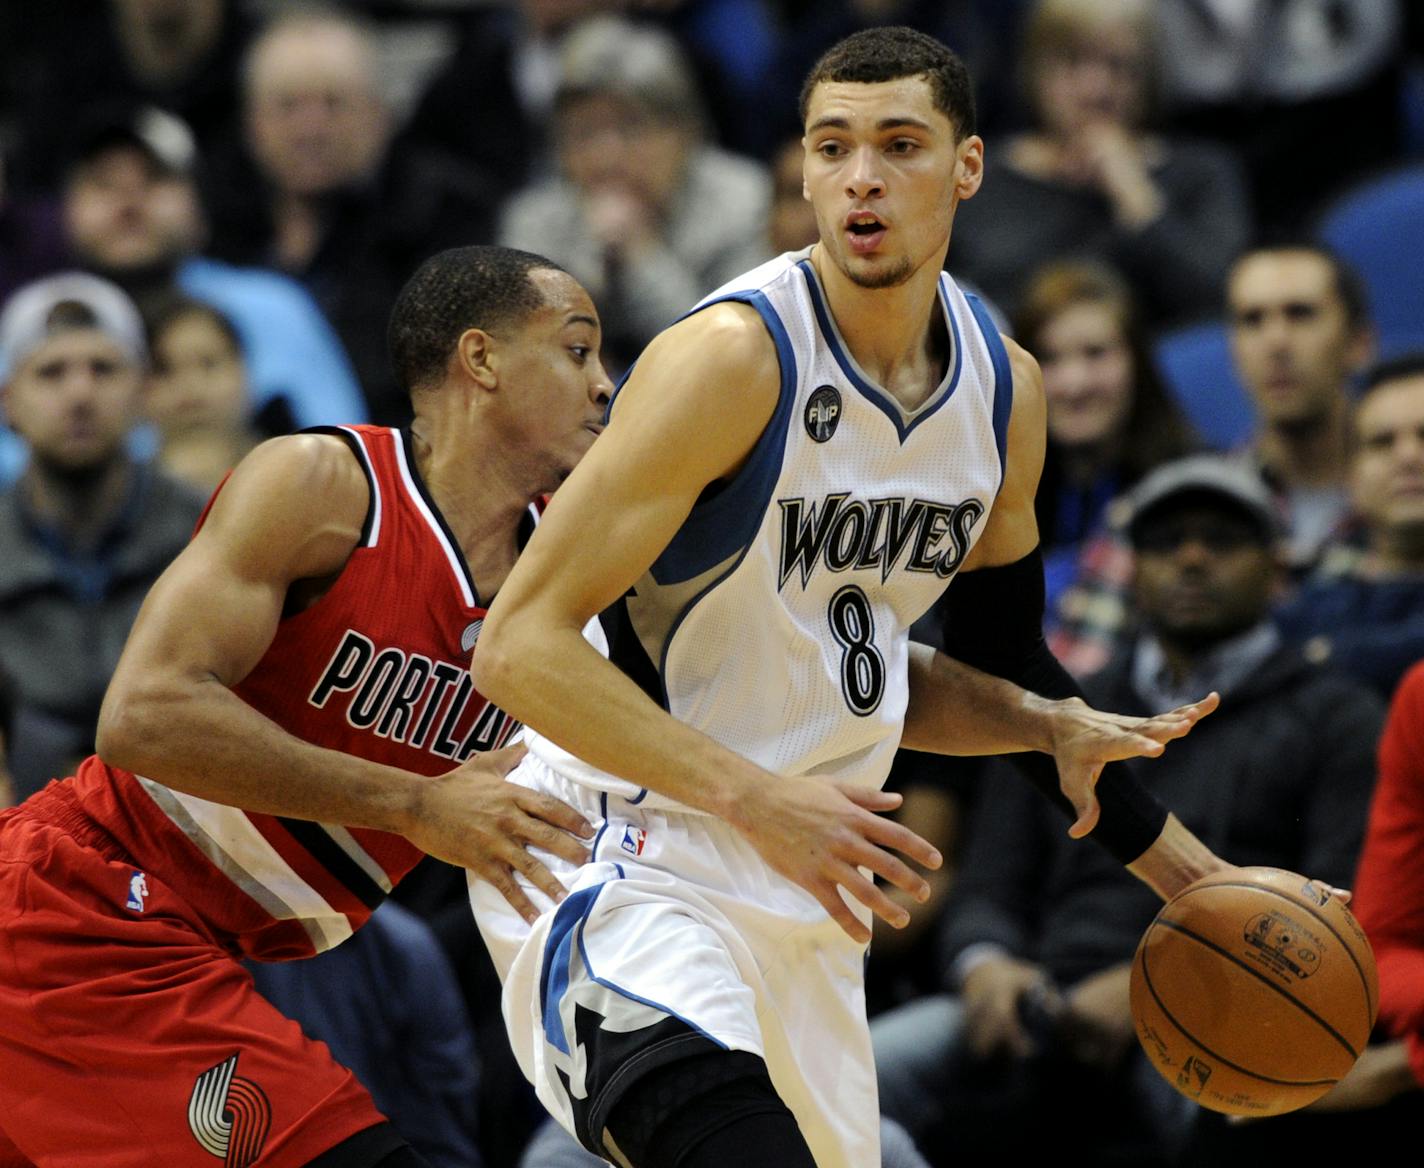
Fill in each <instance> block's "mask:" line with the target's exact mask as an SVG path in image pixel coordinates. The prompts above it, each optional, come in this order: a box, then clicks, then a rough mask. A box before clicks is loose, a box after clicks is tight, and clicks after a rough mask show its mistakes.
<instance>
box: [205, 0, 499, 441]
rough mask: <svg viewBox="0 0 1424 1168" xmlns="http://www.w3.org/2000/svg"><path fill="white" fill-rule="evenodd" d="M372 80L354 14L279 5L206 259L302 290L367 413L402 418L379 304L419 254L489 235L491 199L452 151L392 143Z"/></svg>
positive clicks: (248, 95) (259, 57)
mask: <svg viewBox="0 0 1424 1168" xmlns="http://www.w3.org/2000/svg"><path fill="white" fill-rule="evenodd" d="M380 78H381V70H380V68H379V57H378V44H377V40H376V37H375V34H374V32H373V30H372V29H371V27H370V26H368V25H367V23H366V22H365V21H363V20H362V19H361V18H360V17H358V16H357V15H355V14H353V13H351V12H347V11H343V10H342V9H339V8H334V7H333V8H308V7H304V6H303V7H297V6H293V7H292V8H291V9H289V10H277V11H276V14H275V15H274V16H273V17H272V19H271V20H270V21H269V23H268V24H267V25H265V26H264V27H263V29H262V31H261V32H260V33H259V34H258V36H257V38H256V39H255V40H254V41H253V42H252V44H251V46H250V48H249V49H248V53H247V57H246V62H245V72H244V75H243V109H244V115H245V124H246V138H245V146H246V150H245V154H244V156H243V157H242V158H240V159H229V160H227V166H228V168H229V172H230V173H229V174H228V175H227V177H226V178H225V181H224V182H223V184H222V185H221V187H214V189H213V191H212V192H211V197H210V205H211V210H212V222H213V250H214V252H215V254H217V255H220V256H222V257H223V258H225V259H228V260H231V261H234V262H241V263H257V264H264V265H270V266H272V267H276V268H278V269H280V270H281V271H283V272H286V273H288V274H289V275H291V276H294V277H296V278H297V279H298V280H300V281H301V282H302V283H303V284H305V285H306V287H307V289H308V290H309V291H310V292H311V294H312V295H313V296H314V297H315V298H316V301H317V303H318V304H319V305H320V306H321V309H322V311H323V312H324V313H325V315H326V317H327V319H328V320H330V321H331V323H332V325H333V326H334V327H335V329H336V332H337V334H338V335H339V336H340V337H341V340H342V343H343V344H344V345H345V347H346V350H347V352H348V353H349V354H350V357H351V360H352V363H353V364H354V365H355V368H356V373H357V378H358V380H359V381H360V384H361V387H362V390H363V391H364V393H365V395H366V401H367V404H368V408H369V412H370V413H371V415H372V416H373V418H374V419H375V420H377V421H379V422H381V423H383V424H403V423H405V422H406V421H408V420H409V414H410V406H409V402H408V401H407V399H406V395H405V394H404V393H403V392H401V390H400V389H399V387H398V386H397V385H396V383H395V377H394V374H393V372H392V371H391V368H390V363H389V361H388V359H387V356H386V343H385V336H386V317H387V315H388V313H389V311H390V306H391V303H392V301H393V300H394V299H395V294H396V292H397V290H398V289H399V288H400V286H401V285H402V284H403V283H404V282H405V280H406V278H407V277H408V276H409V275H410V274H411V272H413V271H414V270H415V268H416V267H417V266H418V265H419V264H420V263H421V261H423V260H424V259H426V257H428V256H430V255H432V254H434V253H435V252H437V251H440V250H441V249H442V248H445V247H449V246H457V245H465V244H472V243H487V242H490V238H489V237H490V236H491V234H492V233H493V229H494V223H495V216H496V207H497V198H496V196H495V194H494V192H492V190H491V189H490V187H489V186H488V185H487V184H486V182H485V181H484V179H482V178H481V177H480V175H479V173H478V171H477V170H476V169H475V168H474V167H472V166H469V165H466V164H463V163H461V162H460V161H459V160H457V159H456V158H454V157H453V156H449V155H445V154H442V153H439V152H438V151H434V150H431V149H426V148H423V147H420V146H418V145H412V146H411V148H410V149H405V150H399V151H393V150H392V149H391V134H392V130H393V128H394V126H393V114H392V111H391V109H390V106H389V104H388V102H387V100H386V98H385V95H384V93H383V91H382V89H381V87H380ZM471 116H472V117H473V116H475V115H474V113H471Z"/></svg>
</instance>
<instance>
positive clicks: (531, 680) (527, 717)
mask: <svg viewBox="0 0 1424 1168" xmlns="http://www.w3.org/2000/svg"><path fill="white" fill-rule="evenodd" d="M470 672H471V674H472V676H473V678H474V682H475V685H476V686H477V687H478V688H479V691H480V692H481V693H482V694H484V695H485V696H486V697H487V698H489V700H490V701H492V702H494V703H495V704H496V705H498V706H499V707H500V709H502V710H504V711H506V712H507V713H509V714H510V715H512V716H513V717H515V718H518V719H519V720H520V721H521V722H524V723H525V724H527V725H528V726H530V727H532V728H533V729H535V730H537V731H538V732H539V733H540V734H542V735H544V736H546V737H547V738H549V739H550V740H552V741H553V742H555V743H557V744H558V745H559V746H561V747H563V748H564V749H565V750H567V751H569V752H570V753H571V754H573V755H575V756H576V757H577V758H580V759H582V760H583V761H584V762H586V763H588V764H589V765H591V766H595V767H598V768H599V769H600V770H604V771H607V772H608V773H609V774H612V775H617V776H618V777H619V778H623V779H627V780H628V781H629V782H631V783H635V784H637V785H638V786H640V787H646V788H648V789H649V790H651V791H656V792H657V793H658V794H660V795H665V796H667V797H668V798H671V799H676V800H677V801H678V802H680V803H685V804H687V805H688V806H689V807H696V808H698V809H699V810H702V811H706V812H709V813H711V814H713V815H718V816H721V817H722V818H725V819H734V818H735V815H736V809H737V805H738V801H739V799H740V797H741V794H742V792H743V791H745V790H746V789H747V788H748V786H750V785H753V784H756V783H757V782H759V781H760V780H762V779H764V778H765V772H764V771H763V770H762V769H761V768H760V767H758V766H756V765H755V764H754V763H752V762H749V761H748V760H747V759H745V758H743V757H742V756H741V755H739V754H737V753H735V752H734V751H731V750H728V749H727V748H726V747H725V746H722V745H721V744H720V743H717V742H715V741H714V740H713V739H711V738H709V737H707V735H705V734H703V733H701V732H700V731H698V730H694V729H693V728H692V727H690V726H688V725H686V724H685V723H682V722H679V721H678V720H677V719H675V718H674V717H672V716H671V715H670V714H668V713H667V712H666V711H665V710H663V709H662V708H661V707H660V706H658V705H657V704H656V703H654V702H653V701H652V700H651V699H649V697H648V696H647V695H646V694H645V693H644V692H643V691H642V690H641V689H639V688H638V686H637V685H636V684H635V683H634V682H633V681H631V680H630V679H629V678H628V677H627V676H625V675H624V673H623V672H622V671H621V670H620V669H618V667H617V666H615V665H613V664H612V663H611V662H610V661H608V660H607V659H606V658H605V657H603V656H602V655H601V654H600V653H599V652H598V651H597V650H596V649H595V648H594V647H593V646H592V645H590V644H589V643H588V642H587V641H586V640H585V639H584V638H583V635H582V634H581V633H580V632H579V631H578V630H576V629H574V628H572V627H569V626H563V627H560V626H557V625H556V624H553V623H546V622H545V621H544V620H543V619H542V618H540V617H538V616H536V615H533V614H531V613H529V612H528V611H522V612H521V611H516V610H510V611H508V612H506V613H505V614H504V615H503V616H496V617H493V618H492V619H491V620H490V621H488V622H486V624H485V627H484V629H483V630H482V632H481V634H480V640H479V645H478V648H477V649H476V651H475V655H474V658H473V660H472V662H471V666H470Z"/></svg>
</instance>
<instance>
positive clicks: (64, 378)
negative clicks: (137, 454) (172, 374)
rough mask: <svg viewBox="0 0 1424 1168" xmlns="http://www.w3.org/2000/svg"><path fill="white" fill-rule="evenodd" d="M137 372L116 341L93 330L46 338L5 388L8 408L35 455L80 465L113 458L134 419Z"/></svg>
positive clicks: (59, 464)
mask: <svg viewBox="0 0 1424 1168" xmlns="http://www.w3.org/2000/svg"><path fill="white" fill-rule="evenodd" d="M138 396H139V371H138V370H137V369H136V368H135V367H134V365H133V362H132V360H131V359H130V358H129V356H128V355H127V354H126V353H125V352H124V350H123V349H122V348H120V346H119V345H118V344H116V343H115V342H114V341H113V340H111V339H110V338H109V337H108V336H106V335H105V334H104V333H102V332H99V331H97V330H96V329H71V330H67V331H65V332H62V333H60V334H58V335H57V336H54V337H52V338H50V339H49V340H47V341H46V342H45V343H44V344H43V345H41V346H40V347H39V348H37V349H36V350H35V351H34V352H33V353H31V354H30V355H29V356H28V357H27V358H26V359H25V360H24V361H23V362H22V363H21V365H20V367H19V368H18V369H16V370H15V372H14V375H13V376H12V377H11V379H10V383H9V384H8V385H7V386H6V387H5V398H4V400H5V414H6V417H7V419H8V420H9V422H10V425H11V426H12V427H13V428H14V429H15V431H16V432H17V433H18V434H20V435H21V437H23V438H24V439H25V440H26V441H27V442H28V443H29V444H30V449H31V451H32V452H33V453H34V455H35V457H36V458H38V459H40V460H42V461H44V462H45V463H47V464H49V465H50V466H53V467H55V468H57V469H60V470H68V471H78V470H84V469H86V468H89V467H94V466H98V465H100V464H102V463H104V462H106V461H107V460H108V459H110V458H111V457H113V455H114V454H115V452H116V451H117V450H118V449H119V448H120V446H121V445H122V443H123V440H124V436H125V435H126V434H127V433H128V431H129V427H130V426H132V425H133V421H134V415H135V411H136V410H137V407H138Z"/></svg>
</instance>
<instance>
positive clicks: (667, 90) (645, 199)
mask: <svg viewBox="0 0 1424 1168" xmlns="http://www.w3.org/2000/svg"><path fill="white" fill-rule="evenodd" d="M556 143H557V150H558V158H559V165H560V170H561V173H560V174H559V175H558V176H557V177H554V178H551V179H549V180H548V181H545V182H541V183H538V184H536V185H534V186H532V187H529V188H528V189H526V190H524V191H522V192H521V193H519V194H518V195H516V196H515V197H514V198H513V199H512V200H511V201H510V203H509V206H508V207H507V209H506V212H505V216H504V220H503V225H502V228H501V232H500V236H501V238H500V242H501V243H503V244H506V245H507V246H510V247H519V248H526V249H527V248H531V247H535V246H537V247H538V248H540V249H541V252H542V254H544V255H547V256H549V258H550V259H552V260H555V261H556V262H558V263H560V264H563V265H564V266H565V267H567V268H568V270H569V271H570V272H572V273H573V274H574V275H575V276H576V277H577V278H578V279H579V281H580V282H582V283H583V284H584V285H585V286H586V287H587V288H588V290H589V291H590V293H592V295H593V297H594V299H595V300H596V301H597V303H598V308H599V315H600V316H601V317H602V319H603V336H604V346H605V354H610V355H611V356H612V359H613V361H614V363H615V364H626V363H627V362H629V361H631V360H632V359H633V358H634V357H635V356H636V355H637V354H638V352H639V351H640V350H641V349H642V347H643V346H644V345H645V344H646V343H647V342H648V341H650V340H651V339H652V338H653V336H654V335H655V334H656V333H658V332H659V331H661V330H662V329H663V328H665V327H666V326H667V325H669V324H671V323H672V322H673V321H674V320H676V319H677V318H678V317H679V316H681V315H682V314H683V313H684V312H686V311H687V310H688V309H689V308H691V307H692V305H693V304H695V303H696V302H697V301H698V300H699V299H701V298H702V297H703V296H705V295H706V294H707V293H709V292H711V291H712V290H713V289H715V288H716V287H717V286H718V285H720V284H722V283H723V282H725V281H726V280H729V279H731V278H732V277H733V276H735V275H737V274H738V273H739V272H743V271H745V270H746V269H748V268H751V267H755V266H756V265H757V264H758V263H759V262H761V261H762V260H763V259H766V258H768V256H769V252H768V245H767V242H766V234H765V233H766V226H767V218H768V214H769V210H770V200H771V182H770V180H769V176H768V175H767V173H766V170H765V168H764V167H762V166H761V165H759V164H757V163H754V162H752V161H750V160H749V159H743V158H739V157H736V156H734V155H731V154H727V153H725V152H723V151H721V150H718V149H717V148H716V147H714V146H711V145H709V144H707V143H706V142H705V141H704V139H703V135H702V112H701V106H700V100H699V97H698V94H697V92H696V87H695V83H694V81H693V79H692V77H691V75H690V72H689V68H688V63H687V60H686V58H685V56H684V54H683V53H682V51H681V49H679V48H678V46H677V42H676V41H674V40H673V39H672V37H671V36H670V35H669V34H667V33H665V32H662V31H661V30H659V29H656V28H652V27H649V26H641V25H636V24H632V23H629V22H627V21H625V20H622V19H621V18H617V17H611V16H603V17H597V18H594V19H592V20H589V21H586V22H585V23H584V24H582V25H580V26H579V27H578V28H576V29H575V30H574V31H573V32H571V33H570V34H569V35H568V37H567V38H566V39H565V41H564V42H563V46H562V50H561V74H560V83H559V91H558V99H557V103H556Z"/></svg>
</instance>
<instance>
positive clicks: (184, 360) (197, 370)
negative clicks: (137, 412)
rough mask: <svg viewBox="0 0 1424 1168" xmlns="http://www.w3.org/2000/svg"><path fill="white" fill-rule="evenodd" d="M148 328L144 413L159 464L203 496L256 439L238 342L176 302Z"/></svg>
mask: <svg viewBox="0 0 1424 1168" xmlns="http://www.w3.org/2000/svg"><path fill="white" fill-rule="evenodd" d="M147 323H148V348H149V352H150V353H151V354H152V369H151V370H150V371H149V375H148V380H147V383H146V385H145V390H144V413H145V415H146V416H147V417H148V420H149V421H150V422H152V423H153V425H154V429H155V430H157V431H158V454H157V461H158V465H159V466H160V467H162V468H163V470H165V471H166V472H167V473H168V474H170V475H172V476H173V477H174V478H176V479H180V480H181V481H183V482H185V483H187V484H188V485H189V486H191V487H192V488H193V489H194V490H196V491H198V492H200V493H201V494H202V495H203V496H204V497H206V496H208V495H210V494H212V492H213V490H214V489H216V487H217V485H218V484H219V483H220V482H222V480H223V477H224V476H225V475H226V474H227V472H228V471H230V470H231V469H232V468H233V467H234V466H236V465H237V464H238V463H239V462H240V461H241V460H242V457H243V455H245V454H246V453H247V452H248V451H249V450H251V449H252V448H253V447H254V446H256V445H257V443H258V442H259V441H260V440H261V438H262V436H263V435H262V434H261V433H260V432H259V430H258V427H257V425H256V424H255V422H254V419H253V417H252V405H251V400H250V395H249V394H248V390H247V369H246V365H245V362H244V359H243V353H242V341H241V339H240V338H239V337H238V335H237V330H236V329H235V328H233V325H232V322H231V321H230V320H228V319H227V317H225V316H223V314H222V313H220V312H219V311H218V310H217V309H216V308H213V307H212V306H211V305H209V304H204V303H203V302H202V301H200V300H188V299H185V298H175V299H173V300H171V301H169V302H168V303H167V304H165V305H162V306H160V307H159V308H158V309H157V310H156V311H154V312H152V313H150V314H149V317H148V322H147ZM268 436H269V437H270V436H271V435H270V434H269V435H268Z"/></svg>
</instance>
